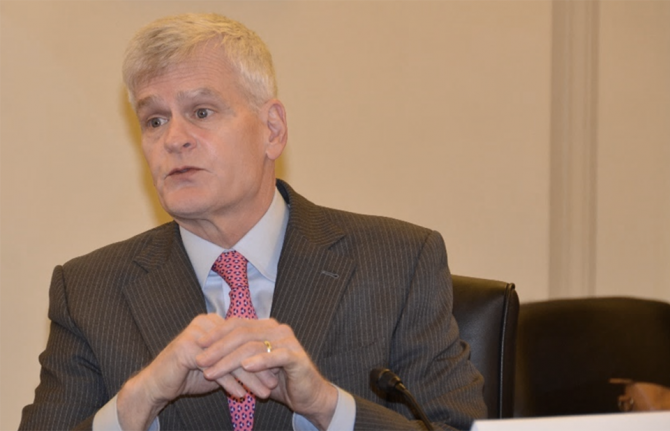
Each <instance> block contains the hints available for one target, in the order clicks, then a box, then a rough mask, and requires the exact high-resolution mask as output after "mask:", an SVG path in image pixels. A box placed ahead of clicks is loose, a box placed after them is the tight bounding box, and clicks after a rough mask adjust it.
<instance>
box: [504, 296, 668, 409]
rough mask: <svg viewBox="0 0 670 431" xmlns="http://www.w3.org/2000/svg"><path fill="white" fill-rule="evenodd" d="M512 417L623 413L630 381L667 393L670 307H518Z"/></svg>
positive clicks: (581, 302) (616, 301)
mask: <svg viewBox="0 0 670 431" xmlns="http://www.w3.org/2000/svg"><path fill="white" fill-rule="evenodd" d="M516 360H517V370H516V386H515V392H516V399H515V416H517V417H530V416H558V415H577V414H590V413H609V412H616V411H617V410H618V405H617V400H618V396H619V395H621V394H622V393H623V389H622V387H621V386H618V385H612V384H610V383H609V379H610V378H617V377H621V378H630V379H634V380H639V381H646V382H651V383H658V384H661V385H664V386H670V304H667V303H665V302H658V301H650V300H644V299H635V298H581V299H563V300H551V301H542V302H534V303H525V304H523V305H521V310H520V314H519V330H518V337H517V357H516Z"/></svg>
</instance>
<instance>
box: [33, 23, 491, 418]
mask: <svg viewBox="0 0 670 431" xmlns="http://www.w3.org/2000/svg"><path fill="white" fill-rule="evenodd" d="M123 70H124V80H125V82H126V85H127V87H128V91H129V95H130V99H131V103H132V104H133V107H134V109H135V111H136V113H137V117H138V119H139V121H140V125H141V130H142V149H143V152H144V155H145V157H146V159H147V162H148V164H149V167H150V170H151V174H152V176H153V179H154V185H155V187H156V190H157V191H158V196H159V198H160V201H161V204H162V205H163V207H164V208H165V210H166V211H167V212H168V213H169V214H170V215H171V216H172V217H173V218H174V220H175V222H172V223H168V224H166V225H163V226H160V227H158V228H156V229H153V230H151V231H148V232H145V233H143V234H140V235H138V236H136V237H134V238H131V239H129V240H127V241H124V242H120V243H117V244H112V245H110V246H107V247H104V248H102V249H100V250H97V251H95V252H93V253H91V254H89V255H86V256H83V257H79V258H76V259H74V260H72V261H70V262H68V263H66V264H65V265H63V266H59V267H57V268H56V269H55V271H54V275H53V280H52V285H51V290H50V308H49V317H50V319H51V321H52V324H51V333H50V336H49V342H48V345H47V348H46V351H45V352H44V353H43V354H42V356H41V357H40V360H41V363H42V375H41V383H40V386H39V387H38V388H37V390H36V396H35V402H34V403H33V404H32V405H30V406H27V407H26V408H25V409H24V412H23V419H22V422H21V429H71V428H77V429H85V428H91V427H92V428H93V429H110V428H111V429H127V430H135V429H148V428H155V429H157V428H159V427H160V429H163V430H168V429H179V430H183V429H193V430H204V429H236V430H243V429H252V428H255V429H291V428H293V429H310V428H314V427H316V428H318V429H334V430H339V429H354V428H355V429H412V428H420V427H421V426H420V424H419V423H418V422H416V421H413V420H411V417H412V416H411V414H410V412H409V410H408V409H407V408H406V407H405V406H403V405H402V404H400V403H397V402H392V401H393V400H386V399H384V397H383V396H380V395H379V394H377V393H375V392H374V391H373V390H372V389H371V388H370V385H369V382H368V374H369V371H370V370H371V369H373V368H375V367H380V366H381V367H388V368H391V369H393V370H394V371H396V372H397V373H398V374H400V375H401V376H402V377H403V378H404V380H405V382H406V384H407V386H409V387H411V388H412V389H414V392H415V396H416V398H417V399H418V401H419V402H420V403H421V404H422V405H423V406H424V407H425V409H426V411H427V414H428V417H429V418H430V419H431V420H432V421H434V422H435V423H436V426H439V427H447V428H449V427H455V428H468V427H469V425H470V423H471V422H472V420H473V418H476V417H482V416H484V415H485V406H484V403H483V399H482V384H483V382H482V378H481V376H480V375H479V373H478V372H477V371H476V370H475V369H474V368H473V366H472V365H471V364H470V362H469V361H468V354H469V352H468V348H467V346H466V345H465V344H464V343H462V342H461V341H460V339H459V337H458V328H457V326H456V324H455V321H454V319H453V317H452V315H451V313H450V312H449V310H450V309H451V305H452V292H451V285H450V276H449V270H448V267H447V259H446V252H445V248H444V244H443V241H442V238H441V237H440V235H439V234H438V233H436V232H434V231H430V230H428V229H424V228H420V227H417V226H413V225H410V224H407V223H403V222H399V221H396V220H391V219H386V218H379V217H370V216H362V215H355V214H351V213H346V212H342V211H337V210H332V209H326V208H323V207H319V206H316V205H314V204H312V203H311V202H309V201H307V200H306V199H304V198H303V197H301V196H300V195H298V194H297V193H296V192H295V191H293V189H291V187H289V186H288V185H287V184H286V183H284V182H282V181H279V180H276V178H275V166H274V165H275V161H276V160H277V158H278V157H279V156H280V155H281V153H282V151H283V149H284V147H285V145H286V141H287V123H286V114H285V109H284V106H283V105H282V103H281V102H280V101H279V100H278V99H277V98H276V84H275V77H274V71H273V66H272V60H271V56H270V53H269V52H268V50H267V48H266V46H265V45H264V44H263V42H262V41H261V40H260V39H259V38H258V36H257V35H256V34H255V33H253V32H252V31H250V30H249V29H247V28H246V27H244V26H243V25H241V24H240V23H238V22H235V21H232V20H230V19H228V18H225V17H222V16H219V15H214V14H209V15H204V14H203V15H196V14H188V15H180V16H176V17H170V18H165V19H161V20H158V21H156V22H154V23H151V24H150V25H148V26H147V27H145V28H143V29H142V30H140V32H139V33H138V34H137V35H136V36H135V38H134V39H133V40H132V41H131V43H130V46H129V48H128V51H127V54H126V59H125V62H124V69H123Z"/></svg>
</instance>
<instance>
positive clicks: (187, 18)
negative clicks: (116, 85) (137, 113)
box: [123, 13, 277, 108]
mask: <svg viewBox="0 0 670 431" xmlns="http://www.w3.org/2000/svg"><path fill="white" fill-rule="evenodd" d="M205 43H215V44H216V46H219V47H221V48H222V49H221V52H222V55H224V56H225V58H226V59H227V60H228V63H229V64H230V65H231V66H232V67H233V69H234V70H235V71H236V72H237V74H238V77H239V82H238V84H239V85H240V87H241V90H242V91H244V92H245V93H246V95H247V97H248V100H249V103H250V105H251V106H253V107H256V108H258V107H260V106H262V105H263V104H264V103H265V102H267V101H268V100H270V99H272V98H274V97H276V96H277V82H276V78H275V72H274V67H273V65H272V55H271V54H270V51H269V50H268V48H267V46H266V45H265V43H264V42H263V41H262V40H261V38H260V37H259V36H258V35H257V34H256V33H254V32H253V31H252V30H250V29H248V28H247V27H245V26H244V25H243V24H241V23H239V22H237V21H235V20H232V19H230V18H227V17H225V16H222V15H218V14H215V13H209V14H195V13H189V14H182V15H176V16H170V17H165V18H161V19H158V20H156V21H154V22H152V23H150V24H148V25H146V26H145V27H143V28H141V29H140V30H139V31H138V32H137V34H135V36H134V37H133V38H132V39H131V40H130V42H129V44H128V48H127V49H126V55H125V59H124V62H123V80H124V82H125V84H126V87H127V88H128V94H129V97H130V101H131V103H132V104H133V105H134V104H135V100H134V94H135V90H136V89H137V86H138V85H140V84H142V83H145V82H146V81H148V80H149V79H151V78H154V77H156V76H158V75H160V74H161V73H163V72H165V70H166V69H167V68H169V67H170V66H172V65H175V64H177V63H179V62H180V61H183V60H185V59H187V58H189V56H191V55H193V53H194V51H195V50H196V49H197V48H198V47H201V46H202V45H204V44H205Z"/></svg>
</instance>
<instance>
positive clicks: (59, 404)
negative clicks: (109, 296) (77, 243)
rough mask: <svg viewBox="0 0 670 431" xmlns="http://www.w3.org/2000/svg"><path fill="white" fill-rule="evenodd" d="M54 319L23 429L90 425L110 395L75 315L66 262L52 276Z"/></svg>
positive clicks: (58, 428)
mask: <svg viewBox="0 0 670 431" xmlns="http://www.w3.org/2000/svg"><path fill="white" fill-rule="evenodd" d="M92 300H95V299H92ZM49 319H50V320H51V326H50V333H49V339H48V342H47V347H46V350H45V351H44V352H43V353H42V354H41V355H40V358H39V359H40V364H41V366H42V369H41V372H40V384H39V386H38V387H37V389H36V390H35V400H34V402H33V403H32V404H30V405H28V406H26V407H25V408H24V409H23V414H22V418H21V423H20V425H19V430H71V429H74V430H90V429H91V427H92V423H93V417H94V415H95V413H96V411H97V410H98V409H99V408H100V407H101V406H102V405H104V404H105V402H107V400H108V399H109V396H108V394H107V391H106V389H105V384H104V381H103V378H102V375H101V373H100V368H99V365H98V361H97V359H96V357H95V355H94V353H93V351H92V350H91V348H90V346H89V344H88V343H87V341H86V339H85V338H84V337H83V335H82V334H81V332H80V331H79V329H78V328H77V326H76V323H75V322H74V321H73V319H72V318H71V316H70V312H69V309H68V298H67V289H66V285H65V280H64V276H63V268H62V267H61V266H58V267H56V269H55V270H54V273H53V276H52V279H51V288H50V290H49Z"/></svg>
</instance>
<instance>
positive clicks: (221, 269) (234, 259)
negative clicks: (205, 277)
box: [212, 250, 249, 289]
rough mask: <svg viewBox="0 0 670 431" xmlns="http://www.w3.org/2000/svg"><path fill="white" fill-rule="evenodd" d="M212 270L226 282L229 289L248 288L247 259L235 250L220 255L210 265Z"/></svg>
mask: <svg viewBox="0 0 670 431" xmlns="http://www.w3.org/2000/svg"><path fill="white" fill-rule="evenodd" d="M212 270H213V271H214V272H216V273H217V274H219V275H220V276H221V277H222V278H223V279H224V280H226V283H228V285H229V286H230V288H231V289H239V288H241V287H242V288H248V287H249V281H248V279H247V259H246V258H245V257H244V256H242V254H240V253H239V252H237V251H235V250H231V251H225V252H223V253H221V255H220V256H219V257H218V258H217V259H216V262H214V265H212Z"/></svg>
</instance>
